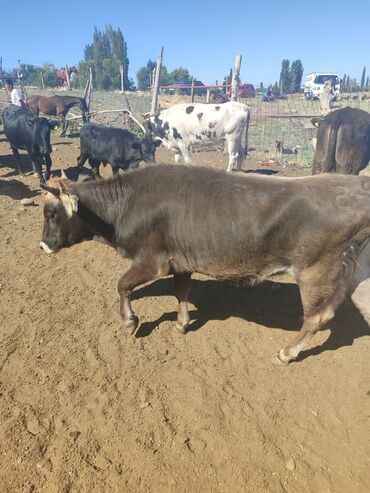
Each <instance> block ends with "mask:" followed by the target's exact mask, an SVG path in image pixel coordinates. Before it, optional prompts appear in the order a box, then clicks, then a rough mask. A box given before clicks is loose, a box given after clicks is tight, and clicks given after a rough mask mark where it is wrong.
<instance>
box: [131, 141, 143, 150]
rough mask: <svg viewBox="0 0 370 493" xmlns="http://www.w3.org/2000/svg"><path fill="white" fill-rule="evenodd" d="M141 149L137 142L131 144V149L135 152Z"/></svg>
mask: <svg viewBox="0 0 370 493" xmlns="http://www.w3.org/2000/svg"><path fill="white" fill-rule="evenodd" d="M140 147H141V144H139V142H133V143H132V148H133V149H135V150H137V151H138V150H139V149H140Z"/></svg>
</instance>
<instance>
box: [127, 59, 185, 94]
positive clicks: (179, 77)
mask: <svg viewBox="0 0 370 493" xmlns="http://www.w3.org/2000/svg"><path fill="white" fill-rule="evenodd" d="M156 65H157V64H156V63H155V62H153V61H152V60H148V63H147V64H146V66H145V67H141V68H140V69H139V70H138V71H137V73H136V78H137V84H138V89H140V90H143V91H145V90H147V89H149V88H150V84H151V76H152V73H153V69H154V68H155V67H156ZM191 80H192V76H191V75H190V74H189V70H188V69H187V68H183V67H178V68H175V69H174V70H173V71H172V72H168V70H167V67H166V66H165V65H162V69H161V76H160V79H159V83H160V85H161V86H169V85H172V84H176V83H177V82H180V81H187V82H190V81H191Z"/></svg>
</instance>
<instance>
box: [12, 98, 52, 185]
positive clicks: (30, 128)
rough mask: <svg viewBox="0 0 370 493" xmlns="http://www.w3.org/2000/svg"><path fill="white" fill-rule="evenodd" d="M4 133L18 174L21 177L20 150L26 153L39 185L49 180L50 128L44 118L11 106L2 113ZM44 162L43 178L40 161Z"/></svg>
mask: <svg viewBox="0 0 370 493" xmlns="http://www.w3.org/2000/svg"><path fill="white" fill-rule="evenodd" d="M3 123H4V132H5V135H6V137H7V139H8V141H9V143H10V147H11V148H12V151H13V155H14V158H15V160H16V164H17V171H18V174H19V175H21V176H23V172H22V168H21V163H20V159H19V152H18V149H20V150H25V151H27V153H28V155H29V157H30V159H31V161H32V166H33V170H34V171H35V172H36V173H37V174H38V176H39V178H40V183H45V180H48V179H49V178H50V168H51V163H52V162H51V158H50V154H51V152H52V149H51V145H50V130H51V126H50V124H49V122H48V121H47V119H46V118H39V117H36V116H35V115H34V114H33V113H32V112H31V111H30V110H29V109H27V108H22V107H21V106H16V105H14V104H11V105H10V106H7V107H6V108H5V109H4V111H3ZM43 160H44V161H45V165H46V173H45V178H44V177H43V174H42V161H43Z"/></svg>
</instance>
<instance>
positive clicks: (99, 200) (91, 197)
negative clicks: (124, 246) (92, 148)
mask: <svg viewBox="0 0 370 493" xmlns="http://www.w3.org/2000/svg"><path fill="white" fill-rule="evenodd" d="M72 193H75V194H76V195H77V196H78V199H79V200H78V208H77V215H78V217H80V219H82V221H83V222H84V223H85V224H86V225H87V226H88V227H89V229H90V230H91V232H92V233H93V234H94V235H96V236H98V237H101V238H103V239H104V240H106V241H107V242H108V243H110V244H112V245H116V244H117V242H116V224H117V218H118V213H119V210H120V204H121V202H123V200H124V198H123V196H122V194H119V193H117V190H116V185H115V181H114V180H113V181H106V182H105V181H100V180H99V181H98V182H96V183H95V182H94V183H91V182H89V183H84V184H77V185H76V186H75V187H73V190H72Z"/></svg>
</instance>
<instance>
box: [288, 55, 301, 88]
mask: <svg viewBox="0 0 370 493" xmlns="http://www.w3.org/2000/svg"><path fill="white" fill-rule="evenodd" d="M302 77H303V65H302V62H301V60H293V62H292V66H291V68H290V92H292V93H293V92H300V90H301V84H302Z"/></svg>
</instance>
